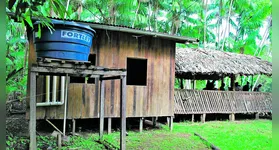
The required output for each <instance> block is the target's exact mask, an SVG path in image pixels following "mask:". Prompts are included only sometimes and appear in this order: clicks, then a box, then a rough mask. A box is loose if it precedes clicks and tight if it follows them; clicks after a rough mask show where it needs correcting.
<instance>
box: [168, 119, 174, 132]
mask: <svg viewBox="0 0 279 150" xmlns="http://www.w3.org/2000/svg"><path fill="white" fill-rule="evenodd" d="M169 127H170V131H172V129H173V116H171V117H170V126H169Z"/></svg>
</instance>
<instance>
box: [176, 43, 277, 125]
mask: <svg viewBox="0 0 279 150" xmlns="http://www.w3.org/2000/svg"><path fill="white" fill-rule="evenodd" d="M257 74H264V75H267V76H271V75H272V64H271V63H270V62H268V61H265V60H262V59H260V58H258V57H254V56H250V55H244V54H236V53H230V52H223V51H218V50H205V49H191V48H177V49H176V62H175V76H176V77H177V78H182V79H191V80H221V79H223V78H224V77H226V76H227V77H230V78H231V85H232V86H233V87H234V82H235V81H234V79H235V76H236V75H246V76H249V75H257ZM251 87H252V86H251ZM174 111H175V114H204V115H203V119H202V120H204V119H205V114H212V113H221V114H231V115H230V117H231V119H232V120H234V114H235V113H267V112H272V95H271V93H265V92H251V91H220V90H192V89H176V90H175V108H174Z"/></svg>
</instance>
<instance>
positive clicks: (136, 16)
mask: <svg viewBox="0 0 279 150" xmlns="http://www.w3.org/2000/svg"><path fill="white" fill-rule="evenodd" d="M139 8H140V1H138V8H137V10H136V15H135V19H134V21H133V24H132V28H134V26H135V22H136V21H137V18H138V12H139Z"/></svg>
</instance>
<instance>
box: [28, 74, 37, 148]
mask: <svg viewBox="0 0 279 150" xmlns="http://www.w3.org/2000/svg"><path fill="white" fill-rule="evenodd" d="M29 132H30V145H29V148H30V150H37V144H36V73H34V72H30V120H29Z"/></svg>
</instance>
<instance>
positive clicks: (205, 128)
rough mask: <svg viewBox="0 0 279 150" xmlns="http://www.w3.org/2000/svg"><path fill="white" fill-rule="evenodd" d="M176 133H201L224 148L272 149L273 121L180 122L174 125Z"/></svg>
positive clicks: (230, 149) (240, 149)
mask: <svg viewBox="0 0 279 150" xmlns="http://www.w3.org/2000/svg"><path fill="white" fill-rule="evenodd" d="M174 132H176V133H190V134H193V133H194V132H197V133H199V134H200V135H201V136H203V137H204V138H206V139H207V140H208V141H209V142H211V143H213V144H214V145H216V146H217V147H219V148H221V149H224V150H234V149H238V150H242V149H243V150H245V149H249V150H253V149H257V150H258V149H261V150H264V149H271V147H272V121H270V120H254V121H236V122H229V121H222V122H217V121H216V122H215V121H214V122H207V123H205V124H201V123H195V124H191V123H179V124H175V125H174Z"/></svg>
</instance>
